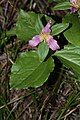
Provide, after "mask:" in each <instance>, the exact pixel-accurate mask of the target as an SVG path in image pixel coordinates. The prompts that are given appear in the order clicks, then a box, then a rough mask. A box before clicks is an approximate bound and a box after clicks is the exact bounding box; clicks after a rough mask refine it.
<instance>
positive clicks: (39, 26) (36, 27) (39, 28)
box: [35, 15, 44, 34]
mask: <svg viewBox="0 0 80 120" xmlns="http://www.w3.org/2000/svg"><path fill="white" fill-rule="evenodd" d="M43 27H44V26H43V24H42V21H41V19H40V16H39V15H38V19H37V20H36V24H35V29H36V32H37V33H38V34H40V33H41V31H42V28H43Z"/></svg>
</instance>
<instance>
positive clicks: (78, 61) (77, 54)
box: [54, 46, 80, 79]
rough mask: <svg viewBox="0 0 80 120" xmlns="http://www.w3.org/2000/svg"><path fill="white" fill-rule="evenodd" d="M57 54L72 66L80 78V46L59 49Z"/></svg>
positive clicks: (64, 62) (66, 63)
mask: <svg viewBox="0 0 80 120" xmlns="http://www.w3.org/2000/svg"><path fill="white" fill-rule="evenodd" d="M54 55H56V56H57V57H58V58H59V59H60V60H61V61H62V63H63V64H64V65H65V66H66V67H69V68H71V69H72V70H73V71H74V73H75V75H76V76H77V77H78V78H79V79H80V47H73V46H66V47H65V48H64V50H61V51H57V52H56V53H55V54H54Z"/></svg>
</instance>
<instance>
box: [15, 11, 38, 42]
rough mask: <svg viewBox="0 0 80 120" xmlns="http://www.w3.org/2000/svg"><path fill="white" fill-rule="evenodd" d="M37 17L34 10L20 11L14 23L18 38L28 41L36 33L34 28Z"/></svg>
mask: <svg viewBox="0 0 80 120" xmlns="http://www.w3.org/2000/svg"><path fill="white" fill-rule="evenodd" d="M37 17H38V16H37V14H35V13H34V12H24V11H23V10H21V11H20V13H19V15H18V19H17V23H16V35H17V38H18V39H20V40H25V41H28V40H29V39H31V38H32V37H33V36H35V35H36V34H37V32H36V30H35V21H36V19H37Z"/></svg>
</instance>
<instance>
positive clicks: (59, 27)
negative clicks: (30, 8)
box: [51, 23, 69, 35]
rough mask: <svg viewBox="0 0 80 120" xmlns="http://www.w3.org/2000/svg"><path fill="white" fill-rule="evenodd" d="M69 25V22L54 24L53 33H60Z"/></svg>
mask: <svg viewBox="0 0 80 120" xmlns="http://www.w3.org/2000/svg"><path fill="white" fill-rule="evenodd" d="M68 26H69V24H68V23H59V24H56V25H53V26H52V27H51V30H52V32H51V34H52V35H58V34H59V33H61V32H63V31H64V30H65V29H66V28H67V27H68Z"/></svg>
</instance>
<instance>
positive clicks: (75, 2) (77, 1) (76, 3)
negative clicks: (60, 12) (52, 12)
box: [70, 0, 80, 13]
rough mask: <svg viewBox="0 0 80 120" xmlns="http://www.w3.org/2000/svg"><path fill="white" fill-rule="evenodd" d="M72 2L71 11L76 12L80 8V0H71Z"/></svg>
mask: <svg viewBox="0 0 80 120" xmlns="http://www.w3.org/2000/svg"><path fill="white" fill-rule="evenodd" d="M70 2H71V7H70V10H71V12H70V13H73V12H76V11H77V10H78V9H79V8H80V0H70Z"/></svg>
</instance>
